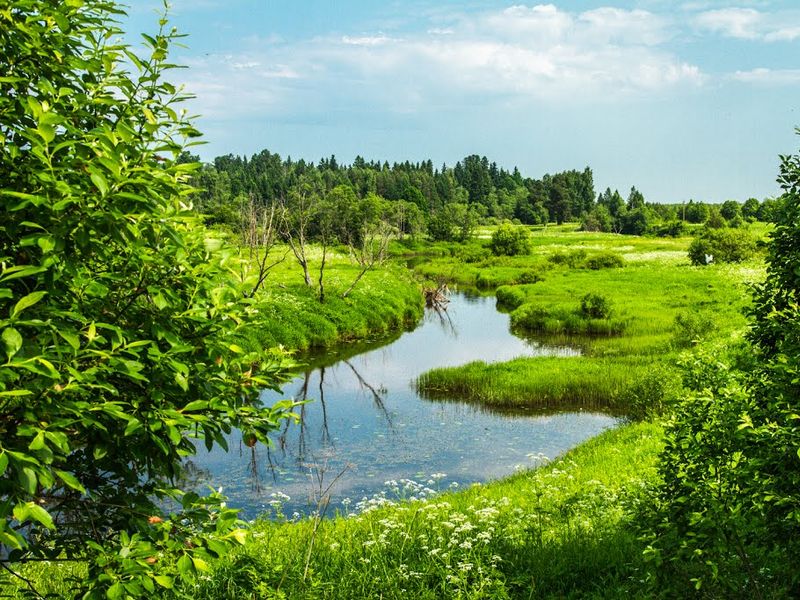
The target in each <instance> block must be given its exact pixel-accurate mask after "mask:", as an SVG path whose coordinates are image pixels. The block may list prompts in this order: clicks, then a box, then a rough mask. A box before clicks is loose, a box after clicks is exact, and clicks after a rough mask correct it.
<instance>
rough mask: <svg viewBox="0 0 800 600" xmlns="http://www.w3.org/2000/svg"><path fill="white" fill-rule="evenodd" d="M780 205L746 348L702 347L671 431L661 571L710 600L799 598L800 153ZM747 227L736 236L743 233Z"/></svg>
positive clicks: (656, 542) (660, 576)
mask: <svg viewBox="0 0 800 600" xmlns="http://www.w3.org/2000/svg"><path fill="white" fill-rule="evenodd" d="M779 182H780V183H781V185H782V187H783V189H784V195H783V197H782V200H781V204H782V209H781V211H780V212H779V213H778V223H777V226H776V228H775V231H774V232H773V233H772V239H771V243H770V247H769V256H768V258H767V263H768V268H767V279H766V281H765V282H764V283H763V284H762V285H761V286H759V287H758V288H757V290H756V293H755V298H754V306H753V310H752V317H753V324H752V328H751V331H750V335H749V341H750V342H751V343H750V344H749V345H743V346H742V347H741V348H735V349H734V350H730V349H729V350H728V352H727V354H728V356H727V357H726V356H725V353H724V352H720V350H719V349H712V350H709V351H701V352H698V353H696V354H694V355H692V356H691V357H690V358H689V359H688V364H687V365H685V377H684V379H685V384H686V387H687V388H688V389H689V390H690V393H689V394H688V396H687V397H686V398H685V399H684V400H683V401H682V402H680V403H679V404H678V405H677V407H676V410H675V413H674V415H673V417H672V419H671V421H670V424H669V426H668V428H667V435H666V444H665V449H664V452H663V454H662V456H661V462H660V475H661V478H662V481H663V483H662V485H661V486H660V488H659V490H658V495H657V506H656V510H655V511H654V514H653V518H654V521H652V522H651V523H652V529H651V532H650V535H651V536H652V543H651V548H650V551H649V555H650V557H651V559H652V560H653V565H654V568H653V576H654V577H655V578H656V579H657V580H660V581H661V582H662V583H663V582H664V581H667V580H669V579H672V585H676V582H677V585H678V586H680V585H683V586H686V585H688V584H694V586H695V587H696V588H698V589H700V590H702V591H703V593H704V594H705V595H706V596H708V597H796V596H797V595H798V594H800V583H799V582H798V579H797V567H798V563H797V556H798V555H800V541H798V540H800V492H799V491H798V490H800V462H798V456H799V454H798V448H800V426H798V413H800V406H799V405H798V398H800V386H798V381H799V380H800V377H799V376H800V359H798V356H800V309H799V308H798V300H800V275H798V273H800V251H798V248H800V245H799V244H798V239H800V237H799V236H798V223H800V158H799V157H798V156H787V157H783V159H782V164H781V175H780V178H779ZM738 233H739V232H737V234H738Z"/></svg>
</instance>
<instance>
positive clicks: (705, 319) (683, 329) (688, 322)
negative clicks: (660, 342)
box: [672, 312, 717, 348]
mask: <svg viewBox="0 0 800 600" xmlns="http://www.w3.org/2000/svg"><path fill="white" fill-rule="evenodd" d="M716 327H717V322H716V320H715V319H714V317H713V315H711V314H709V313H707V312H695V313H680V314H679V315H677V316H676V317H675V332H674V333H673V335H672V341H673V343H674V344H675V346H677V347H679V348H685V347H688V346H692V345H695V344H697V343H699V342H701V341H703V339H705V338H706V337H707V336H708V334H710V333H711V332H713V331H714V330H715V329H716Z"/></svg>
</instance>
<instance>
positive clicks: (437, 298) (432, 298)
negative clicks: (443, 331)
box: [422, 283, 450, 310]
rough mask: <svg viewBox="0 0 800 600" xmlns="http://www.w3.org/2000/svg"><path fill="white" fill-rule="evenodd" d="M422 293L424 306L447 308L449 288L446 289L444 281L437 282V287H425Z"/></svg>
mask: <svg viewBox="0 0 800 600" xmlns="http://www.w3.org/2000/svg"><path fill="white" fill-rule="evenodd" d="M422 293H423V294H424V295H425V306H427V307H428V308H435V309H436V310H447V305H448V304H449V302H450V290H449V289H447V284H446V283H442V284H439V287H437V288H425V289H424V290H422Z"/></svg>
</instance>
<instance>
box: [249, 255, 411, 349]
mask: <svg viewBox="0 0 800 600" xmlns="http://www.w3.org/2000/svg"><path fill="white" fill-rule="evenodd" d="M358 272H359V267H358V266H357V265H354V264H351V262H350V261H349V260H348V259H347V257H346V256H345V255H342V254H333V255H332V256H329V258H328V266H327V267H326V269H325V290H326V297H325V301H324V302H319V299H318V291H317V290H318V288H317V285H316V277H318V273H317V274H314V273H313V272H312V276H314V277H315V280H314V283H315V285H313V286H311V287H309V286H306V285H305V284H304V283H303V278H302V271H301V270H300V268H299V267H298V266H297V265H296V264H295V263H293V262H291V261H290V260H289V259H287V260H286V261H284V262H283V263H282V264H280V265H279V266H278V267H277V268H275V269H274V270H273V272H272V273H271V274H270V276H269V278H268V279H267V283H266V284H265V285H264V286H263V287H262V288H261V290H259V293H258V294H257V295H256V298H255V300H256V307H257V309H258V315H257V316H256V317H255V318H254V319H253V321H252V323H251V324H250V325H251V326H250V327H249V328H248V332H247V341H246V343H247V345H248V346H249V347H250V348H251V349H263V348H270V347H274V346H279V345H280V346H284V347H285V348H288V349H291V350H306V349H309V348H328V347H331V346H333V345H336V344H340V343H342V342H353V341H355V340H362V339H365V338H374V337H376V336H380V335H386V334H389V333H391V332H395V331H401V330H402V329H404V328H405V327H407V326H409V325H411V324H414V323H416V322H417V321H418V320H419V318H420V317H421V316H422V307H423V299H422V293H421V289H420V285H419V284H418V283H417V282H415V281H414V279H413V278H412V277H411V275H410V274H409V272H408V270H407V269H404V268H402V267H399V266H395V265H385V266H382V267H379V268H377V269H375V270H373V271H369V272H368V273H367V274H366V275H365V276H364V277H363V279H361V281H360V282H359V283H358V285H357V286H356V288H355V289H354V290H353V292H352V293H351V294H350V295H348V296H347V297H346V298H342V297H341V294H342V293H343V292H344V290H346V289H347V287H348V286H349V285H350V283H351V282H352V281H353V279H354V278H355V277H356V275H357V274H358Z"/></svg>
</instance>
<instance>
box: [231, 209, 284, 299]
mask: <svg viewBox="0 0 800 600" xmlns="http://www.w3.org/2000/svg"><path fill="white" fill-rule="evenodd" d="M241 219H242V223H241V227H242V242H243V245H244V249H245V252H246V255H247V256H246V258H247V260H246V261H244V262H242V273H241V277H242V280H243V281H248V280H251V279H252V280H254V283H253V287H252V289H251V290H250V291H249V292H247V293H246V294H245V296H246V297H247V298H252V297H253V296H255V295H256V292H258V290H259V288H260V287H261V286H262V285H263V284H264V282H265V281H266V280H267V277H269V273H270V271H271V270H272V269H273V268H275V267H276V266H278V265H279V264H280V263H282V262H283V261H284V260H286V257H287V256H288V251H287V252H284V254H283V256H281V257H279V258H276V259H274V260H270V254H271V253H272V251H273V250H274V249H275V246H276V244H277V243H278V222H279V221H280V219H281V211H280V210H279V209H278V207H276V206H275V205H274V204H273V205H271V206H268V207H267V206H265V205H264V204H262V203H261V202H259V201H258V200H256V198H255V196H253V195H252V194H251V195H250V198H249V200H248V203H247V205H246V206H245V207H244V209H243V210H242V213H241Z"/></svg>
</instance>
